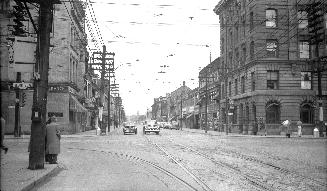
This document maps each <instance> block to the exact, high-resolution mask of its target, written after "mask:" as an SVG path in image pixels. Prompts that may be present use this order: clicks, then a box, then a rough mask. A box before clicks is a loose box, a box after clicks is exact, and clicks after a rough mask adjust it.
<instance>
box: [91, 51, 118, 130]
mask: <svg viewBox="0 0 327 191" xmlns="http://www.w3.org/2000/svg"><path fill="white" fill-rule="evenodd" d="M94 55H100V56H101V57H98V58H97V57H95V58H94V60H100V62H98V63H96V62H94V63H93V64H91V65H92V66H95V68H92V69H93V70H98V71H99V72H100V73H101V79H100V80H101V84H100V104H99V105H100V109H102V110H103V108H104V99H105V96H104V91H105V78H108V81H109V84H108V85H109V88H108V102H107V103H108V104H107V107H108V131H109V132H110V123H111V121H110V78H111V77H112V76H111V75H110V73H111V71H113V65H114V58H113V57H114V56H115V53H112V52H106V46H105V45H103V46H102V52H94V53H93V57H94ZM107 56H112V57H109V58H108V57H107ZM107 61H111V62H107ZM107 66H108V67H107ZM107 73H108V75H106V74H107ZM99 117H100V121H101V123H100V128H101V132H106V129H105V124H104V123H103V120H102V116H99Z"/></svg>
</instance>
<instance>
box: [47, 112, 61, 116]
mask: <svg viewBox="0 0 327 191" xmlns="http://www.w3.org/2000/svg"><path fill="white" fill-rule="evenodd" d="M52 116H55V117H64V113H62V112H48V117H52Z"/></svg>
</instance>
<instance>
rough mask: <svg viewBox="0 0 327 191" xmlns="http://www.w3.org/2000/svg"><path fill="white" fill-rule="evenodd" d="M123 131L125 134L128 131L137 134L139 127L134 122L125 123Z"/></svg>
mask: <svg viewBox="0 0 327 191" xmlns="http://www.w3.org/2000/svg"><path fill="white" fill-rule="evenodd" d="M123 133H124V135H126V134H127V133H135V134H137V128H136V126H135V125H134V124H125V125H124V127H123Z"/></svg>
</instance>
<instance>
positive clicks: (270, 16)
mask: <svg viewBox="0 0 327 191" xmlns="http://www.w3.org/2000/svg"><path fill="white" fill-rule="evenodd" d="M266 27H267V28H275V27H277V11H276V9H266Z"/></svg>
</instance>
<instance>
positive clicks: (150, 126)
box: [143, 123, 160, 135]
mask: <svg viewBox="0 0 327 191" xmlns="http://www.w3.org/2000/svg"><path fill="white" fill-rule="evenodd" d="M151 132H154V133H156V134H157V135H159V132H160V128H159V126H158V124H155V123H147V124H145V125H144V126H143V133H144V134H147V133H151Z"/></svg>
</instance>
